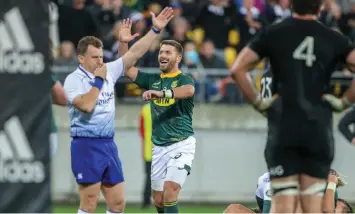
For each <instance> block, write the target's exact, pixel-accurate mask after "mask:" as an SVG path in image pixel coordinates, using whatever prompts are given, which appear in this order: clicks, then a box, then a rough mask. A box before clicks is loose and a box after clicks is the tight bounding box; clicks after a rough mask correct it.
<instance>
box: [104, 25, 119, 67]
mask: <svg viewBox="0 0 355 214" xmlns="http://www.w3.org/2000/svg"><path fill="white" fill-rule="evenodd" d="M119 23H120V22H116V24H115V26H114V27H113V29H112V30H111V32H110V33H109V34H108V35H107V36H106V37H105V38H103V45H104V47H103V52H104V62H111V61H114V60H116V59H118V57H119V55H118V48H119V42H118V33H119Z"/></svg>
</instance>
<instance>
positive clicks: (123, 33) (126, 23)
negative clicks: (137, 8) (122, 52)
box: [118, 19, 139, 43]
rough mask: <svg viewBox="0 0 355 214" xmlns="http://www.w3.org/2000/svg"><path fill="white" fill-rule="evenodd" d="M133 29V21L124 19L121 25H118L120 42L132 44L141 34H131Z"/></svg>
mask: <svg viewBox="0 0 355 214" xmlns="http://www.w3.org/2000/svg"><path fill="white" fill-rule="evenodd" d="M131 28H132V20H130V19H123V20H122V21H121V23H120V24H119V25H118V40H119V41H120V42H126V43H128V42H130V41H132V40H133V39H135V38H136V37H137V36H139V33H136V34H134V35H132V34H131Z"/></svg>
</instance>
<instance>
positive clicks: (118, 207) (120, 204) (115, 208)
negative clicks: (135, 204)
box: [107, 198, 126, 213]
mask: <svg viewBox="0 0 355 214" xmlns="http://www.w3.org/2000/svg"><path fill="white" fill-rule="evenodd" d="M125 206H126V201H125V200H124V198H115V199H114V200H111V201H107V207H108V209H109V210H110V211H111V212H114V213H121V212H123V210H124V208H125Z"/></svg>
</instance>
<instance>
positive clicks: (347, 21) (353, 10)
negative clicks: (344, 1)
mask: <svg viewBox="0 0 355 214" xmlns="http://www.w3.org/2000/svg"><path fill="white" fill-rule="evenodd" d="M341 23H342V24H341V29H342V32H343V33H344V34H345V35H347V36H348V37H349V38H350V39H351V40H352V41H353V42H355V0H351V4H350V11H349V13H348V14H345V15H343V17H342V19H341Z"/></svg>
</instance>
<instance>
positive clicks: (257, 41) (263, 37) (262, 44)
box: [248, 29, 268, 59]
mask: <svg viewBox="0 0 355 214" xmlns="http://www.w3.org/2000/svg"><path fill="white" fill-rule="evenodd" d="M266 45H267V34H266V30H265V29H263V30H260V31H259V32H258V33H257V34H256V35H255V36H254V37H253V38H252V39H251V41H250V42H249V45H248V47H249V48H250V49H252V50H253V51H254V52H255V53H257V54H258V56H259V57H260V59H263V58H265V57H267V56H268V54H267V47H266Z"/></svg>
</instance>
